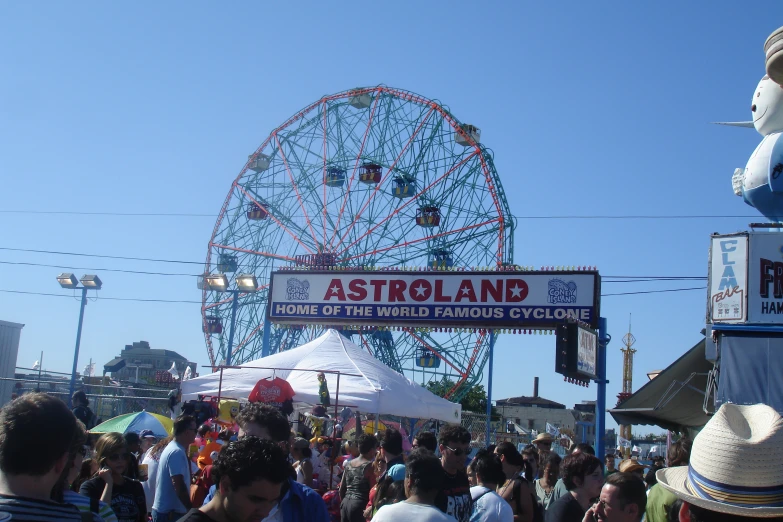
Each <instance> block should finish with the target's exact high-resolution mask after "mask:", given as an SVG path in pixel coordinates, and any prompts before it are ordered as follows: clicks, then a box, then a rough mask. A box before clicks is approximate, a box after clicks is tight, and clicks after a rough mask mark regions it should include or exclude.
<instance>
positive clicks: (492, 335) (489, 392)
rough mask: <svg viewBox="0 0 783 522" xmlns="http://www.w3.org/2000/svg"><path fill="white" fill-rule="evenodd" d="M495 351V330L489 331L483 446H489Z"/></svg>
mask: <svg viewBox="0 0 783 522" xmlns="http://www.w3.org/2000/svg"><path fill="white" fill-rule="evenodd" d="M494 352H495V330H492V329H491V330H490V331H489V377H488V378H487V429H486V433H485V434H484V437H485V438H484V446H485V447H489V429H490V420H491V419H492V362H493V360H494Z"/></svg>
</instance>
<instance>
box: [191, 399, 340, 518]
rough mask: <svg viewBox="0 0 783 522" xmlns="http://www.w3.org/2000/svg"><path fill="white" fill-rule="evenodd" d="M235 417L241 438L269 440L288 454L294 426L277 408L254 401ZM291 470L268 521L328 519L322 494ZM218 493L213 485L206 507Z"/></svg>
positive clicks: (289, 469)
mask: <svg viewBox="0 0 783 522" xmlns="http://www.w3.org/2000/svg"><path fill="white" fill-rule="evenodd" d="M236 420H237V424H239V438H240V440H241V439H244V438H245V437H257V438H259V439H263V440H269V441H271V442H273V443H274V444H277V446H278V447H280V448H281V449H282V451H283V452H284V453H286V454H287V453H288V451H289V447H288V439H289V436H290V435H291V428H290V425H289V424H288V420H287V419H286V418H285V417H284V416H283V414H282V413H281V412H280V411H279V410H278V409H277V408H274V407H272V406H268V405H266V404H263V403H259V402H255V403H251V404H248V405H245V406H244V407H243V408H242V410H241V411H240V412H239V415H237V418H236ZM292 470H293V468H291V466H290V465H289V466H288V473H289V475H288V479H287V481H285V482H283V486H282V489H281V493H280V501H279V503H278V504H277V505H276V506H275V508H273V509H272V511H271V512H270V514H269V520H270V521H271V520H282V521H284V522H310V521H312V522H329V513H328V512H327V511H326V504H324V501H323V499H321V496H320V495H319V494H318V493H316V492H315V491H313V490H312V489H310V488H309V487H307V486H305V485H304V484H299V483H298V482H297V481H296V479H295V478H291V475H290V473H291V471H292ZM294 476H295V475H294ZM216 494H217V484H216V485H214V486H212V487H211V488H210V490H209V494H208V495H207V497H206V499H205V500H204V505H205V506H206V505H207V504H208V503H209V502H210V501H211V500H212V499H213V498H214V496H215V495H216ZM275 517H277V518H275Z"/></svg>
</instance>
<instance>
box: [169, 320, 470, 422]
mask: <svg viewBox="0 0 783 522" xmlns="http://www.w3.org/2000/svg"><path fill="white" fill-rule="evenodd" d="M320 372H322V373H323V374H324V375H325V377H326V381H327V385H328V388H329V390H331V391H332V394H333V396H334V398H335V401H336V403H337V404H335V405H334V406H336V407H339V408H342V407H343V406H348V407H350V408H354V409H358V410H360V411H362V412H366V413H375V414H385V415H395V416H400V417H412V418H419V419H436V420H440V421H445V422H452V423H455V422H460V419H461V414H462V407H461V406H460V405H459V404H456V403H453V402H449V401H447V400H446V399H443V398H441V397H438V396H437V395H435V394H433V393H431V392H429V391H427V390H426V389H425V388H423V387H422V386H420V385H418V384H416V383H415V382H413V381H411V380H410V379H408V378H407V377H405V376H403V375H402V374H399V373H397V372H395V371H394V370H392V369H390V368H389V367H388V366H386V365H385V364H383V363H382V362H381V361H379V360H377V359H375V358H374V357H373V356H372V355H370V353H368V352H367V351H365V350H362V349H361V348H359V347H358V346H357V345H355V344H354V343H352V342H351V341H350V340H348V339H346V338H345V337H343V336H341V335H340V334H339V333H338V332H337V331H336V330H332V329H330V330H327V331H326V333H324V334H323V335H322V336H321V337H319V338H317V339H315V340H313V341H310V342H308V343H306V344H303V345H302V346H299V347H298V348H294V349H291V350H287V351H284V352H280V353H277V354H274V355H270V356H268V357H264V358H262V359H258V360H256V361H251V362H248V363H245V364H243V365H242V366H241V367H230V368H224V369H221V370H219V371H217V372H214V373H210V374H208V375H203V376H201V377H196V378H195V379H191V380H188V381H185V382H183V383H182V398H183V401H187V400H190V399H196V398H198V396H211V397H218V396H220V397H231V398H236V399H239V398H247V397H248V396H249V394H250V392H251V391H252V390H253V388H254V387H255V385H256V383H258V381H259V380H261V379H274V378H280V379H285V380H286V381H287V382H288V384H290V386H291V388H292V389H293V391H294V402H295V403H297V404H306V405H315V404H319V401H320V399H319V389H320V383H319V381H318V373H320Z"/></svg>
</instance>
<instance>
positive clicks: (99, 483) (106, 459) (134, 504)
mask: <svg viewBox="0 0 783 522" xmlns="http://www.w3.org/2000/svg"><path fill="white" fill-rule="evenodd" d="M131 457H132V455H130V453H128V447H127V446H126V444H125V438H124V437H123V436H122V434H121V433H106V434H104V435H103V436H102V437H101V438H100V439H98V442H96V443H95V459H96V460H97V461H98V467H99V469H98V473H97V476H95V477H93V478H91V479H90V480H88V481H86V482H85V483H84V484H82V486H81V488H80V490H79V493H81V494H82V495H85V496H88V497H90V498H94V499H98V500H101V501H103V502H106V503H107V504H109V505H110V506H111V508H112V511H114V514H115V515H117V520H118V522H145V521H146V520H147V503H146V501H145V499H144V489H143V488H142V486H141V482H138V481H136V480H133V479H130V478H128V477H125V476H124V473H125V472H126V471H127V469H128V459H129V458H131Z"/></svg>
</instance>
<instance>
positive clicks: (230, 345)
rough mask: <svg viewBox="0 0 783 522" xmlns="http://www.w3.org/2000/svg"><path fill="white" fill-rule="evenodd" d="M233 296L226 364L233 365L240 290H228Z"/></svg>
mask: <svg viewBox="0 0 783 522" xmlns="http://www.w3.org/2000/svg"><path fill="white" fill-rule="evenodd" d="M228 291H229V292H231V295H232V297H233V299H232V302H231V331H230V332H228V350H227V351H226V366H231V350H232V349H233V348H234V326H236V320H237V305H238V304H239V290H228Z"/></svg>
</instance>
